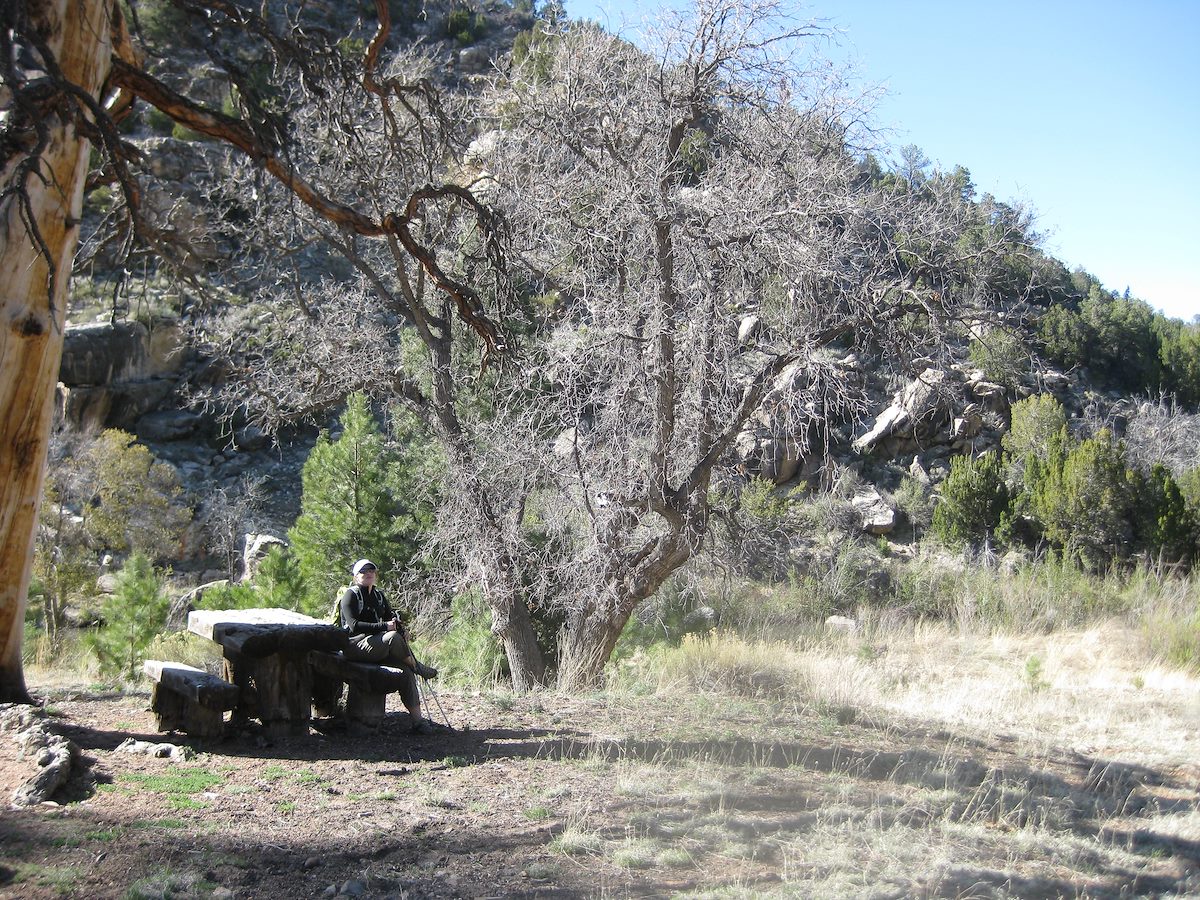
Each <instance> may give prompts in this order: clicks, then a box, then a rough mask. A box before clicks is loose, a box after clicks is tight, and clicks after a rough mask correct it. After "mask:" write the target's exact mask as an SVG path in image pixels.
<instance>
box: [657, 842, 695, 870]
mask: <svg viewBox="0 0 1200 900" xmlns="http://www.w3.org/2000/svg"><path fill="white" fill-rule="evenodd" d="M654 863H655V865H658V866H662V867H663V868H667V869H687V868H690V867H691V866H692V865H693V864H694V863H695V860H694V859H692V854H690V853H688V852H687V851H686V850H684V849H683V848H682V847H668V848H667V849H666V850H662V851H660V852H659V854H658V855H657V856H656V857H654Z"/></svg>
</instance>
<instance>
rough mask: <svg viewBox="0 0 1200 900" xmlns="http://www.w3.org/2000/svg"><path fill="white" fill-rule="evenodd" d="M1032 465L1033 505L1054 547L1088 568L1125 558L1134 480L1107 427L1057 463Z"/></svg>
mask: <svg viewBox="0 0 1200 900" xmlns="http://www.w3.org/2000/svg"><path fill="white" fill-rule="evenodd" d="M1032 468H1034V469H1035V470H1036V474H1035V479H1036V483H1035V484H1034V485H1033V508H1034V510H1035V512H1036V514H1037V517H1038V519H1039V520H1040V522H1041V523H1042V527H1043V528H1044V531H1045V535H1046V537H1047V538H1048V539H1049V540H1050V541H1051V542H1052V543H1053V544H1054V545H1055V546H1057V547H1059V548H1062V549H1063V550H1064V551H1065V552H1066V553H1067V554H1068V555H1071V556H1075V557H1077V558H1079V559H1080V560H1082V561H1083V562H1084V563H1085V564H1086V565H1088V566H1090V567H1091V568H1093V569H1099V568H1102V567H1103V566H1105V565H1106V564H1108V563H1111V562H1112V561H1114V560H1122V559H1126V558H1127V557H1128V556H1129V554H1130V552H1131V551H1132V549H1133V527H1132V514H1133V511H1134V499H1135V490H1134V487H1135V478H1134V476H1133V473H1131V472H1130V471H1129V470H1128V469H1127V468H1126V467H1125V457H1124V453H1123V451H1122V449H1121V446H1120V445H1119V444H1118V443H1117V442H1116V441H1115V440H1114V439H1113V437H1112V435H1111V434H1110V433H1109V432H1108V431H1101V432H1100V433H1099V434H1097V435H1096V436H1095V437H1094V438H1089V439H1088V440H1085V441H1083V442H1081V443H1080V444H1079V445H1078V446H1077V447H1075V448H1074V449H1072V450H1071V451H1070V452H1069V453H1067V455H1066V457H1065V459H1063V461H1062V465H1061V466H1059V465H1057V464H1056V461H1053V460H1052V461H1050V462H1049V463H1048V464H1047V465H1046V466H1045V467H1044V468H1042V467H1032Z"/></svg>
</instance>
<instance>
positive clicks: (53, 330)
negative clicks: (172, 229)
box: [0, 0, 111, 702]
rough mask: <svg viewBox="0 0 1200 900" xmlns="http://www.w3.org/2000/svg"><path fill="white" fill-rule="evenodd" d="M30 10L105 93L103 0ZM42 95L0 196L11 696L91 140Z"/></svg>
mask: <svg viewBox="0 0 1200 900" xmlns="http://www.w3.org/2000/svg"><path fill="white" fill-rule="evenodd" d="M27 14H28V15H29V17H30V19H32V20H33V25H34V26H35V28H36V30H37V31H38V32H39V33H40V35H42V36H43V39H44V40H45V46H46V49H47V50H48V51H49V52H50V53H51V54H52V55H53V57H54V59H55V60H56V61H57V64H58V67H59V69H60V71H61V73H62V76H63V77H64V78H65V79H66V80H67V81H69V82H70V83H71V84H73V85H75V86H77V87H78V88H80V89H81V90H82V91H83V92H85V93H86V94H87V95H89V96H91V97H93V98H95V97H98V95H99V92H100V89H101V86H102V85H103V83H104V80H105V77H106V76H107V74H108V67H109V60H110V57H111V38H110V27H109V26H110V23H109V5H108V2H107V0H53V2H40V3H29V4H28V5H27ZM47 105H48V107H49V108H47V109H46V111H45V117H44V118H43V119H42V121H41V124H42V125H43V126H44V128H45V130H46V133H47V134H48V140H47V141H46V142H45V145H44V148H43V150H42V152H41V154H40V156H39V157H38V158H37V159H36V160H35V162H36V166H35V168H34V169H33V170H32V171H30V170H29V169H27V168H25V169H23V167H22V164H23V163H27V162H28V158H27V157H25V156H23V155H19V156H17V157H15V158H10V159H6V160H3V161H0V162H2V163H3V165H4V167H5V168H4V171H3V174H2V176H0V185H2V186H3V187H5V188H6V189H11V188H15V189H17V192H10V193H8V194H7V195H6V196H5V199H4V201H3V205H2V206H0V223H2V224H0V485H2V486H3V488H2V490H3V494H2V495H0V701H15V702H23V701H28V699H29V695H28V691H27V689H26V687H25V676H24V672H23V670H22V667H21V639H22V631H23V627H24V619H25V604H26V594H27V592H28V589H29V579H30V573H31V569H32V566H33V546H34V540H33V539H34V529H35V528H36V526H37V512H38V505H39V502H40V500H41V495H42V484H43V481H44V480H45V474H46V450H47V446H48V443H49V437H50V425H51V420H52V414H53V406H52V404H53V399H54V387H55V384H56V383H57V381H58V368H59V363H60V361H61V359H62V348H63V336H64V329H65V326H66V300H67V284H68V274H69V273H70V270H71V261H72V259H73V258H74V255H75V249H76V245H77V243H78V237H79V218H80V213H81V210H82V206H83V187H84V180H85V178H86V176H87V164H88V152H89V149H90V143H89V141H88V140H87V139H86V138H85V137H83V136H82V135H81V133H80V128H79V122H80V120H81V119H83V118H84V116H85V112H84V110H83V108H82V106H81V105H80V102H79V99H78V98H76V97H74V96H66V95H62V94H59V95H57V96H55V97H54V99H53V101H52V102H51V103H48V104H47ZM10 114H11V113H10ZM14 181H16V182H19V183H16V184H14ZM23 214H24V215H23Z"/></svg>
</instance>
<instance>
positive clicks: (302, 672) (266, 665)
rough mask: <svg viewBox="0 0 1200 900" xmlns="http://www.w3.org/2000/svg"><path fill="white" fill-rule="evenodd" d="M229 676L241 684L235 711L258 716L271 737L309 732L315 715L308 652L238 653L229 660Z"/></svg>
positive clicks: (242, 714) (235, 682) (227, 662)
mask: <svg viewBox="0 0 1200 900" xmlns="http://www.w3.org/2000/svg"><path fill="white" fill-rule="evenodd" d="M226 664H227V667H228V668H229V669H231V672H230V674H231V675H232V677H230V676H229V675H227V676H226V677H227V678H228V679H229V680H230V681H232V682H233V683H234V684H236V685H237V686H238V687H239V688H241V698H240V700H239V703H238V709H237V710H236V713H237V714H238V715H241V716H243V717H251V716H254V717H257V718H258V720H259V721H260V722H262V725H263V729H264V730H265V731H266V733H267V734H268V735H269V736H271V737H288V736H293V735H306V734H308V725H309V721H310V719H311V716H312V706H311V704H312V670H311V669H310V668H309V665H308V653H307V652H302V653H291V652H284V653H272V654H270V655H268V656H261V657H248V656H245V655H244V654H239V655H236V656H234V657H232V658H229V659H227V660H226Z"/></svg>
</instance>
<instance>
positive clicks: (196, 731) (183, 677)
mask: <svg viewBox="0 0 1200 900" xmlns="http://www.w3.org/2000/svg"><path fill="white" fill-rule="evenodd" d="M142 671H144V672H145V673H146V675H147V676H149V677H150V678H151V679H153V681H154V688H153V690H152V692H151V694H150V708H151V709H152V710H154V714H155V718H156V719H157V722H158V730H159V731H183V732H185V733H186V734H188V735H189V736H190V737H196V738H212V737H220V736H221V734H222V733H223V732H224V728H225V722H224V712H225V710H228V709H233V708H234V707H235V706H236V705H237V702H238V689H237V687H236V686H235V685H232V684H230V683H229V682H227V681H224V680H222V679H220V678H218V677H217V676H216V675H210V674H208V673H207V672H205V671H204V670H203V669H197V668H194V667H192V666H185V665H184V664H183V663H176V662H164V661H163V660H158V659H148V660H146V662H145V663H144V664H143V665H142Z"/></svg>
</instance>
